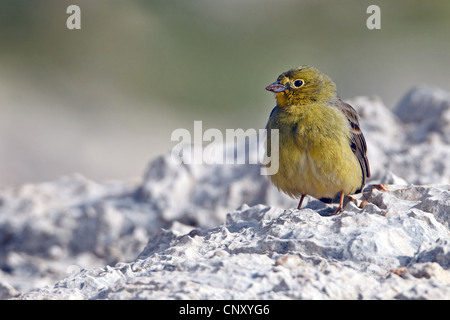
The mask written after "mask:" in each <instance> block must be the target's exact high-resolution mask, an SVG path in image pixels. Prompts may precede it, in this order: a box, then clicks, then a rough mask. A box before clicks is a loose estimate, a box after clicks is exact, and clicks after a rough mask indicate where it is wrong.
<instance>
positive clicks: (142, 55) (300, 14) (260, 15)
mask: <svg viewBox="0 0 450 320" xmlns="http://www.w3.org/2000/svg"><path fill="white" fill-rule="evenodd" d="M71 4H76V5H78V6H80V8H81V30H73V31H71V30H68V29H67V28H66V19H67V18H68V16H69V15H68V14H67V13H66V9H67V7H68V6H69V5H71ZM371 4H377V5H379V6H380V8H381V30H368V29H367V27H366V20H367V18H368V16H369V15H368V14H367V13H366V9H367V7H368V6H369V5H371ZM449 17H450V2H445V1H438V0H431V1H426V2H424V1H419V0H408V1H405V0H399V1H395V2H394V1H360V0H354V1H350V0H349V1H339V2H337V1H335V2H331V1H317V0H314V1H313V0H309V1H308V0H303V1H294V0H279V1H267V0H258V1H256V0H245V1H242V0H239V1H237V0H228V1H219V0H214V1H213V0H190V1H182V0H166V1H144V0H142V1H137V0H130V1H118V0H108V1H90V0H77V1H75V0H71V1H66V0H58V1H55V0H53V1H50V0H41V1H23V0H3V1H1V2H0V186H14V185H20V184H23V183H29V182H39V181H49V180H53V179H55V178H57V177H59V176H61V175H65V174H70V173H74V172H79V173H81V174H83V175H85V176H87V177H89V178H91V179H94V180H97V181H104V180H107V179H121V180H124V179H125V180H126V179H131V178H133V177H140V176H142V173H143V172H144V171H145V167H146V165H147V163H148V162H149V160H151V159H152V158H154V157H156V156H157V155H159V154H163V153H166V152H167V151H168V150H170V148H171V147H172V146H173V145H174V144H175V143H174V142H171V141H170V134H171V132H172V131H173V130H174V129H176V128H187V129H188V130H192V128H193V121H194V120H203V121H204V123H203V128H204V130H205V129H207V128H219V129H225V128H239V127H241V128H243V129H247V128H262V127H264V126H265V123H266V119H267V117H268V114H269V112H270V110H271V108H272V107H273V105H274V100H273V96H272V95H271V94H269V93H267V92H265V91H264V87H265V86H266V85H267V84H268V83H270V82H271V81H273V80H274V79H275V78H276V77H277V76H278V74H279V73H281V72H282V71H285V70H287V69H289V68H291V67H293V66H296V65H301V64H309V65H314V66H316V67H318V68H319V69H320V70H322V71H323V72H325V73H327V74H328V75H330V76H331V77H332V78H333V79H334V80H335V81H336V82H337V84H338V88H339V93H340V95H341V97H342V98H343V99H349V98H352V97H354V96H359V95H364V96H371V95H378V96H380V98H381V99H382V100H383V102H384V103H385V104H386V106H387V107H388V108H392V107H394V106H395V105H396V104H397V103H398V102H399V100H400V98H401V97H402V96H404V95H405V93H406V92H407V91H408V90H409V89H410V88H411V87H413V86H416V85H419V84H427V85H429V86H436V87H440V88H442V89H444V90H446V91H449V90H450V82H449V81H448V74H450V64H449V63H448V62H449V61H450V41H448V40H449V36H448V34H449V31H450V19H449Z"/></svg>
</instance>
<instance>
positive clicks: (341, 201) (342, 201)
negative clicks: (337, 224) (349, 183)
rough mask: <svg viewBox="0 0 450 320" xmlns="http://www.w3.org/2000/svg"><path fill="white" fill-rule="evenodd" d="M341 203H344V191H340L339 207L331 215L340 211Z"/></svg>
mask: <svg viewBox="0 0 450 320" xmlns="http://www.w3.org/2000/svg"><path fill="white" fill-rule="evenodd" d="M343 204H344V191H341V198H340V199H339V207H338V208H337V210H336V212H335V213H333V214H332V215H333V216H335V215H337V214H339V213H341V212H342V206H343Z"/></svg>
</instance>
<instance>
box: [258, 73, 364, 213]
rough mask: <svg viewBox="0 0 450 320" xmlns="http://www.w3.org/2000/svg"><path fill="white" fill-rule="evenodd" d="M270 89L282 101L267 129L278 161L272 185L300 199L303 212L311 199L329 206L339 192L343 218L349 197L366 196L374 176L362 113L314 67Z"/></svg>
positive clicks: (286, 75) (280, 79) (287, 76)
mask: <svg viewBox="0 0 450 320" xmlns="http://www.w3.org/2000/svg"><path fill="white" fill-rule="evenodd" d="M266 90H269V91H272V92H274V93H275V95H276V101H277V105H276V107H275V108H274V109H273V110H272V112H271V114H270V117H269V121H268V123H267V126H266V129H268V138H267V147H268V150H269V152H270V153H271V154H270V156H271V158H273V157H274V156H278V161H279V169H278V172H277V173H275V174H273V175H271V176H270V179H271V181H272V183H273V184H274V185H275V186H276V187H277V188H278V190H281V191H283V192H284V193H286V194H288V195H289V196H291V197H293V198H300V201H299V204H298V209H300V208H301V206H302V202H303V199H304V198H305V196H306V195H310V196H312V197H314V198H317V199H320V200H321V201H323V202H327V203H330V202H332V200H333V199H334V198H335V197H336V196H337V195H338V194H339V193H340V198H339V207H338V209H337V210H336V212H335V214H338V213H340V212H341V211H342V207H343V201H344V196H345V195H350V194H354V193H359V192H361V190H362V189H363V187H364V185H365V183H366V179H367V178H368V177H370V169H369V160H368V159H367V145H366V140H365V139H364V136H363V134H362V132H361V129H360V127H359V122H358V118H359V117H358V113H357V112H356V111H355V109H353V108H352V107H351V106H350V105H348V104H346V103H345V102H343V101H342V100H341V99H340V98H339V96H338V95H337V92H336V85H335V83H334V82H333V81H332V80H331V79H330V78H329V77H328V76H327V75H325V74H323V73H321V72H320V71H319V70H317V69H316V68H314V67H310V66H301V67H298V68H293V69H291V70H289V71H286V72H284V73H282V74H281V75H280V76H279V77H278V79H277V81H276V82H274V83H272V84H271V85H269V86H267V87H266ZM271 129H278V130H279V148H271V145H270V140H271V139H270V132H271V131H270V130H271ZM272 149H273V150H272ZM277 152H278V155H277V154H276V153H277ZM269 165H270V164H267V166H269Z"/></svg>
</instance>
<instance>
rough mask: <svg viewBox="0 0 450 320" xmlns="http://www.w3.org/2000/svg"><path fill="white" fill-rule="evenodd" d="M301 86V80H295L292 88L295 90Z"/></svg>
mask: <svg viewBox="0 0 450 320" xmlns="http://www.w3.org/2000/svg"><path fill="white" fill-rule="evenodd" d="M303 84H304V82H303V80H295V81H294V86H295V87H296V88H300V87H301V86H302V85H303Z"/></svg>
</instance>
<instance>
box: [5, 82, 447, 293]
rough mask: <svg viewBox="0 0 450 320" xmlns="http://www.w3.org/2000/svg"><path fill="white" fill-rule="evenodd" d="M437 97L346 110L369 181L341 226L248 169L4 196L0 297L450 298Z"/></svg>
mask: <svg viewBox="0 0 450 320" xmlns="http://www.w3.org/2000/svg"><path fill="white" fill-rule="evenodd" d="M448 101H450V99H449V98H448V95H447V94H446V93H443V92H441V91H439V90H435V89H429V88H423V87H419V88H416V89H414V90H413V91H412V92H410V93H408V95H407V97H405V98H404V99H403V101H402V102H401V103H400V105H399V107H398V108H397V109H396V111H395V112H396V114H394V113H393V112H391V111H390V110H389V109H387V108H386V107H384V105H383V103H382V102H381V100H380V99H379V98H365V97H358V98H355V99H353V100H351V101H350V103H351V104H352V105H353V106H355V108H356V109H357V110H358V111H359V112H360V114H361V126H362V129H363V131H364V134H365V136H366V138H367V142H368V150H369V161H370V164H371V169H372V174H373V175H372V178H371V179H370V180H369V184H375V183H376V184H377V185H372V186H368V187H367V188H366V189H365V191H364V193H363V194H360V195H356V196H354V198H355V199H357V200H358V201H359V202H361V201H363V202H364V203H365V204H366V205H365V207H364V209H360V208H359V207H358V206H356V205H355V204H354V203H353V202H349V203H347V204H346V207H345V210H344V212H343V213H342V214H341V215H338V216H332V217H330V216H329V215H330V214H331V213H333V212H334V207H333V205H331V206H330V205H325V204H324V203H322V202H320V201H318V200H315V199H312V198H308V199H307V201H305V207H304V209H302V210H301V211H298V210H294V209H293V208H295V207H296V205H297V201H296V200H293V199H289V198H288V197H286V196H285V195H283V194H281V193H280V192H278V191H277V190H276V188H275V187H273V186H272V185H271V184H270V183H269V181H268V180H267V177H264V176H261V175H260V171H259V169H260V168H259V166H258V165H236V164H235V165H219V164H217V165H187V164H182V165H179V164H178V165H177V164H175V163H174V162H173V161H172V159H171V158H170V156H169V155H165V156H161V157H159V158H158V159H156V160H155V161H153V162H152V163H151V164H150V166H149V168H148V171H147V173H146V175H145V176H144V178H143V181H142V182H141V183H136V184H125V183H120V182H117V183H109V184H99V183H95V182H92V181H89V180H87V179H85V178H83V177H81V176H78V175H76V176H71V177H66V178H62V179H59V180H57V181H54V182H47V183H42V184H36V185H25V186H22V187H20V188H3V189H2V190H0V244H1V246H0V268H1V270H2V271H1V272H0V284H1V285H0V286H1V288H4V289H2V290H0V291H1V294H2V297H4V298H7V297H13V296H16V295H17V294H18V292H20V293H22V295H21V296H19V299H130V298H136V299H140V298H144V299H449V298H450V293H449V292H450V290H449V289H450V287H449V286H450V284H449V277H448V272H449V268H450V235H449V232H450V231H449V228H450V227H449V224H450V191H449V188H450V187H449V182H450V180H449V176H450V162H449V161H448V159H449V158H450V144H449V141H448V132H449V131H448V130H449V128H450V124H449V122H448V121H447V120H446V119H447V114H448V113H449V112H450V111H449V110H450V109H449V103H448ZM421 108H425V109H426V110H427V111H426V112H423V110H422V109H421ZM425 116H426V117H425ZM424 117H425V118H427V119H425V118H424ZM430 119H432V120H430ZM232 147H234V146H232ZM224 148H225V149H227V148H230V146H224ZM249 157H250V158H252V159H253V158H255V154H251V155H249ZM423 183H432V184H428V185H422V184H423ZM236 208H238V209H236ZM105 266H106V267H105ZM55 283H56V285H55ZM5 288H6V289H5Z"/></svg>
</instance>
